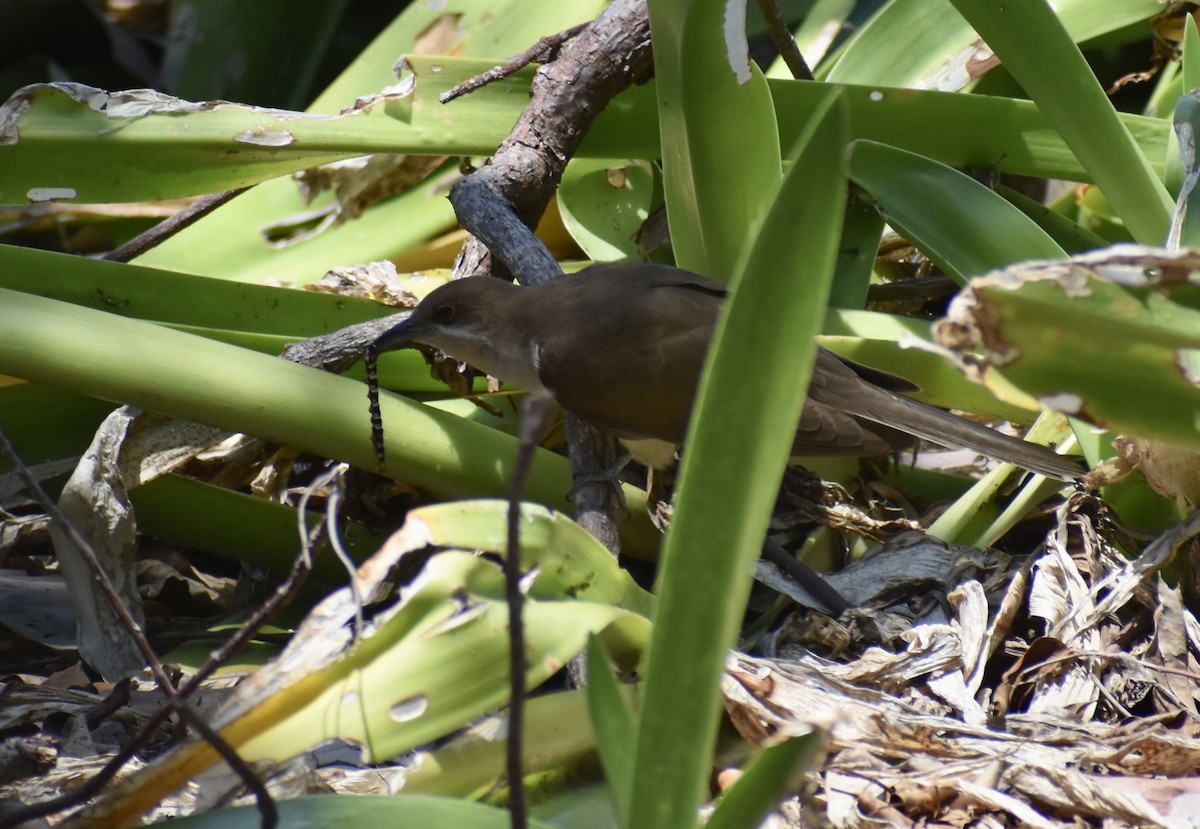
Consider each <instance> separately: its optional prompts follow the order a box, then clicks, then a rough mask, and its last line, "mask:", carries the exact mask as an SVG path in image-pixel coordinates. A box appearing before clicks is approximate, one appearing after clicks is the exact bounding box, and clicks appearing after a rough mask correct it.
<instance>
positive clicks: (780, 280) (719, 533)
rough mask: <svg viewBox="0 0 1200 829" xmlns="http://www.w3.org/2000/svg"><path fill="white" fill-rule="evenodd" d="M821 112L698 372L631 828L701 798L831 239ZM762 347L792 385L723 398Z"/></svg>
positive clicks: (802, 378)
mask: <svg viewBox="0 0 1200 829" xmlns="http://www.w3.org/2000/svg"><path fill="white" fill-rule="evenodd" d="M818 112H819V114H818V117H817V118H815V119H814V120H813V121H812V123H811V124H810V125H809V129H808V130H807V131H806V132H805V134H804V135H802V136H801V138H800V139H799V140H798V141H797V142H796V145H795V147H793V149H792V151H791V153H789V161H790V162H791V164H790V168H789V170H788V173H787V175H786V176H785V178H784V179H783V182H782V184H781V185H780V186H779V188H778V190H777V191H776V192H775V197H774V199H773V201H771V202H769V203H768V204H767V205H766V207H765V209H764V213H765V219H764V220H763V221H762V223H761V224H760V225H759V227H757V228H756V231H757V232H756V234H755V235H754V236H753V237H752V239H753V241H752V242H751V243H750V244H749V245H748V246H747V248H746V250H745V251H744V253H743V255H742V257H741V263H740V265H739V267H738V269H737V275H736V277H735V279H734V282H733V292H732V296H731V298H730V300H729V301H728V303H727V305H726V308H725V309H724V312H723V315H722V322H721V323H720V324H719V326H718V331H717V335H716V340H715V344H714V348H713V350H712V351H710V353H709V356H708V362H707V367H706V369H705V375H704V379H703V380H702V381H701V388H700V392H699V397H698V403H697V407H696V411H695V413H694V417H693V421H692V426H691V428H690V430H689V439H688V441H687V446H688V450H687V452H686V453H685V456H684V461H683V469H682V471H681V474H680V480H679V488H678V490H677V492H676V512H675V519H674V521H673V523H672V525H671V528H670V530H669V531H668V533H667V540H666V543H665V548H664V551H663V559H662V563H661V565H660V571H659V578H660V583H661V588H660V594H659V608H658V612H657V613H656V615H655V625H654V639H653V642H652V644H651V648H650V651H651V656H650V660H649V665H648V667H647V674H646V688H645V698H644V700H645V701H644V704H643V706H642V715H641V719H640V726H639V732H638V755H637V763H638V765H637V773H636V774H635V775H634V792H633V798H632V811H631V813H630V820H629V825H630V826H655V827H664V828H665V827H683V826H691V825H692V824H693V822H694V820H695V814H696V808H697V806H698V805H699V803H700V801H701V797H702V795H703V791H704V783H705V780H706V778H707V775H708V770H709V765H710V763H711V756H712V749H713V743H714V740H715V736H716V725H717V712H718V709H719V704H720V687H719V683H718V678H719V676H720V674H721V670H722V667H723V664H724V659H725V653H726V649H727V648H728V647H730V646H731V645H732V644H733V642H734V640H735V637H736V635H737V630H738V627H739V624H740V623H741V620H742V617H743V614H744V612H745V606H746V600H747V597H748V596H749V591H750V584H751V573H752V572H753V565H754V561H755V560H756V558H757V556H758V552H759V550H760V548H761V544H762V539H763V534H764V532H765V530H766V526H767V520H768V518H769V515H770V509H771V504H773V503H774V496H775V493H776V491H777V489H778V486H779V481H780V478H781V476H782V474H783V469H784V466H785V465H786V463H787V456H788V452H789V450H790V447H791V441H792V435H793V433H794V430H795V425H796V422H797V420H798V418H799V414H800V406H801V404H802V402H803V399H804V394H805V389H806V388H807V385H808V377H809V374H810V372H811V366H812V360H813V357H814V353H815V343H814V341H813V334H815V332H816V331H817V329H818V327H819V326H820V323H821V320H822V317H823V316H824V309H825V305H826V302H827V300H828V294H829V283H830V281H831V279H832V273H833V264H834V259H835V257H836V248H837V242H838V238H839V236H840V232H839V231H840V227H839V226H840V224H841V217H842V212H843V208H844V205H845V198H846V185H845V179H844V177H843V175H842V173H841V168H840V160H841V155H842V151H843V148H844V147H845V142H846V131H847V117H846V110H845V108H844V106H843V105H841V104H840V101H839V100H838V96H837V94H836V92H835V93H832V94H830V96H829V97H828V98H827V99H826V103H825V106H824V107H822V108H821V110H819V111H818ZM763 354H770V355H771V358H772V360H773V361H775V364H776V365H777V366H778V368H779V371H780V372H781V374H782V375H783V376H785V377H787V378H788V382H786V383H777V384H770V385H768V386H766V387H765V388H763V389H761V390H760V392H759V393H756V394H753V395H749V394H746V395H730V394H728V393H727V390H728V389H730V388H736V387H737V385H738V383H739V382H741V381H743V380H744V378H746V377H749V376H753V375H754V373H755V372H756V371H757V370H761V369H760V366H759V362H760V360H761V355H763ZM681 699H686V700H687V701H688V704H687V705H686V706H684V705H680V704H679V701H680V700H681Z"/></svg>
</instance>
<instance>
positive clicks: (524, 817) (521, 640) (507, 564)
mask: <svg viewBox="0 0 1200 829" xmlns="http://www.w3.org/2000/svg"><path fill="white" fill-rule="evenodd" d="M551 408H552V407H551V404H550V398H548V397H546V396H545V395H540V394H531V395H529V396H528V397H526V398H525V402H524V404H523V405H522V407H521V428H520V435H519V437H520V442H519V443H518V444H517V458H516V461H515V462H514V463H513V470H512V476H511V477H510V478H509V480H508V550H507V552H506V553H505V555H504V596H505V599H506V600H507V602H508V636H509V640H508V670H509V683H510V685H509V702H508V745H507V750H506V754H505V758H506V761H507V774H508V791H509V795H508V811H509V816H510V819H511V825H512V827H513V829H525V826H526V825H527V824H528V822H529V818H528V814H527V808H526V804H525V782H524V777H525V775H524V773H523V772H522V769H521V750H522V731H523V729H524V727H525V670H526V665H525V618H524V616H523V614H522V613H521V604H522V601H523V600H524V596H522V594H521V496H522V494H523V493H524V492H525V482H526V480H527V479H528V477H529V468H530V466H531V465H532V464H533V453H534V450H536V449H537V439H538V435H540V434H541V433H542V430H543V429H544V428H545V427H546V421H547V419H548V418H549V416H550V411H551Z"/></svg>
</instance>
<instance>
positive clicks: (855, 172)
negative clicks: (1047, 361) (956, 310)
mask: <svg viewBox="0 0 1200 829" xmlns="http://www.w3.org/2000/svg"><path fill="white" fill-rule="evenodd" d="M846 171H847V173H848V174H849V176H850V177H851V178H852V179H854V180H855V181H856V182H858V183H859V184H861V185H862V186H863V187H865V188H867V190H869V191H870V192H871V195H872V196H873V197H874V198H875V200H876V202H878V204H879V206H880V208H881V209H882V210H883V213H884V216H885V217H886V218H887V220H888V222H889V223H890V224H891V225H892V226H893V227H895V228H896V230H897V231H898V232H899V233H900V234H901V235H902V236H904V238H906V239H908V240H909V241H910V242H912V243H913V244H914V245H916V246H917V247H918V248H919V249H920V250H921V252H922V253H924V254H925V255H926V256H928V257H929V258H930V259H932V260H933V261H934V262H936V263H937V264H938V265H939V266H940V267H941V268H942V269H943V270H945V272H946V273H947V274H949V275H951V276H953V277H954V278H955V279H957V280H958V281H959V282H965V281H966V279H967V277H969V276H972V275H974V274H978V273H984V272H985V271H989V270H992V269H993V268H999V267H1003V266H1005V265H1007V264H1010V263H1012V262H1016V261H1019V260H1021V259H1033V258H1039V259H1052V258H1058V257H1065V256H1066V253H1065V252H1064V251H1063V249H1062V248H1060V247H1059V246H1058V245H1057V244H1056V243H1055V242H1054V240H1052V239H1051V238H1050V237H1049V236H1047V235H1046V233H1045V231H1043V230H1042V229H1041V228H1040V227H1038V226H1037V225H1036V224H1035V223H1034V222H1033V220H1031V219H1030V218H1029V217H1028V216H1026V215H1025V214H1024V213H1022V212H1021V211H1019V210H1017V209H1016V208H1015V207H1013V206H1012V205H1011V204H1009V203H1008V202H1007V201H1005V200H1004V199H1003V198H1001V197H1000V196H998V195H997V194H996V193H994V192H992V191H991V190H989V189H988V188H986V187H984V186H983V185H982V184H980V183H979V182H977V181H975V180H974V179H972V178H970V177H968V176H965V175H963V174H962V173H960V172H958V171H957V170H954V169H952V168H950V167H947V166H945V165H944V164H939V163H937V162H935V161H931V160H929V159H927V158H922V157H921V156H918V155H915V154H914V153H909V152H905V151H904V150H898V149H896V148H894V147H888V146H886V145H884V144H877V143H875V142H873V141H855V142H854V143H853V144H851V145H850V153H849V157H848V161H847V163H846Z"/></svg>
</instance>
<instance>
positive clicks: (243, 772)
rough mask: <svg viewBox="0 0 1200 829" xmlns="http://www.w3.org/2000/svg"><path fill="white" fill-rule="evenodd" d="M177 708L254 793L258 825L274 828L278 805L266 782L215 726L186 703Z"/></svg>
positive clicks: (190, 725) (269, 828)
mask: <svg viewBox="0 0 1200 829" xmlns="http://www.w3.org/2000/svg"><path fill="white" fill-rule="evenodd" d="M178 710H179V716H180V717H181V718H182V719H183V721H184V722H185V723H187V724H188V726H189V727H190V728H192V729H193V730H194V731H195V732H196V733H197V734H199V735H200V738H201V739H203V740H204V741H205V742H206V743H208V744H209V745H210V746H212V747H213V749H215V750H216V752H217V754H220V755H221V759H223V760H224V761H225V762H226V763H228V764H229V767H230V768H231V769H233V771H234V772H235V773H236V774H237V776H238V777H240V778H241V779H242V782H243V783H245V784H246V788H248V789H249V790H250V791H252V792H253V793H254V802H255V805H257V806H258V813H259V815H260V816H261V820H260V821H259V824H258V825H259V826H260V827H262V829H275V827H276V826H278V825H279V807H278V806H276V805H275V798H273V797H271V793H270V792H269V791H267V784H266V782H265V781H264V780H263V779H262V778H261V777H259V775H258V772H256V771H255V770H254V769H253V768H251V767H250V764H249V763H247V762H246V761H245V760H243V759H242V756H241V755H240V754H238V753H237V749H235V748H234V747H233V746H231V745H230V744H229V742H228V741H227V740H226V739H225V738H224V737H222V736H221V735H220V733H218V731H217V730H216V729H215V728H213V727H212V726H210V725H209V724H208V723H206V722H205V721H204V720H202V719H200V715H199V714H197V713H196V712H195V711H193V710H192V709H191V708H188V707H187V706H186V705H181V706H179V709H178Z"/></svg>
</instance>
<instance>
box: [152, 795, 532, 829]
mask: <svg viewBox="0 0 1200 829" xmlns="http://www.w3.org/2000/svg"><path fill="white" fill-rule="evenodd" d="M276 806H277V808H278V809H279V823H278V827H279V829H307V827H312V826H338V825H348V826H383V825H387V824H392V823H396V822H397V821H401V822H403V823H405V824H406V825H411V826H423V827H429V829H460V827H462V829H509V827H510V826H511V825H512V824H511V823H510V819H509V814H508V812H507V811H505V810H504V809H498V808H496V807H495V806H485V805H484V804H482V803H472V802H470V801H466V800H459V799H457V798H453V799H452V798H441V797H430V796H428V795H400V796H399V797H390V796H385V795H357V796H355V797H344V796H340V795H309V796H305V797H297V798H293V799H292V800H281V801H278V802H277V803H276ZM171 824H172V825H178V826H179V827H180V829H258V827H260V826H261V825H262V813H261V812H259V811H258V809H257V807H255V806H237V807H235V808H229V809H217V810H216V811H212V812H205V813H203V814H199V815H192V816H190V817H183V818H175V819H174V820H172V821H171ZM529 826H530V829H551V827H552V824H549V823H543V822H541V821H538V820H530V821H529Z"/></svg>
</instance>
